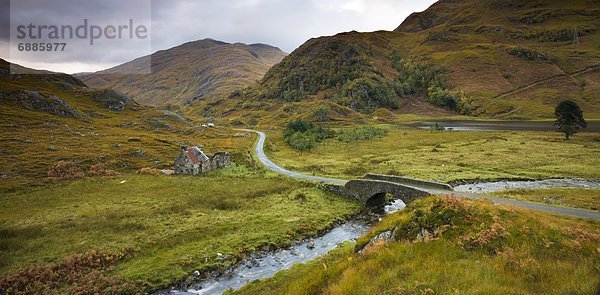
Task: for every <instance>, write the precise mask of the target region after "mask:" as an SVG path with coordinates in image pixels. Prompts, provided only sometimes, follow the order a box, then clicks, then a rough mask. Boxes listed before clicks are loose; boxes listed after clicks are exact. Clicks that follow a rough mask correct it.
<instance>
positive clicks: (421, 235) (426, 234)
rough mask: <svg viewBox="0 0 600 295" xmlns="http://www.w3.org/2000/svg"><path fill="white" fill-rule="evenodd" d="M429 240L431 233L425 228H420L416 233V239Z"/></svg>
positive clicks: (420, 240) (431, 237)
mask: <svg viewBox="0 0 600 295" xmlns="http://www.w3.org/2000/svg"><path fill="white" fill-rule="evenodd" d="M431 240H433V234H432V233H430V232H429V231H428V230H427V229H424V228H422V229H421V232H419V233H418V234H417V241H419V242H429V241H431Z"/></svg>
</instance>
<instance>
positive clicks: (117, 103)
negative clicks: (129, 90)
mask: <svg viewBox="0 0 600 295" xmlns="http://www.w3.org/2000/svg"><path fill="white" fill-rule="evenodd" d="M92 100H93V101H96V102H99V103H100V105H101V106H102V107H103V108H105V109H109V110H113V111H121V110H123V109H125V107H126V106H127V105H129V104H131V103H133V102H134V101H133V99H131V98H130V97H129V96H127V95H125V94H123V93H120V92H117V91H115V90H112V89H104V90H100V91H98V92H96V93H95V94H94V95H92Z"/></svg>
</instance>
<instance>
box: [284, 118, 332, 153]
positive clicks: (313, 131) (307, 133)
mask: <svg viewBox="0 0 600 295" xmlns="http://www.w3.org/2000/svg"><path fill="white" fill-rule="evenodd" d="M334 136H335V132H334V131H333V130H331V129H327V128H323V127H317V126H315V125H314V124H313V123H312V122H309V121H304V120H301V119H298V120H296V121H292V122H289V123H288V125H287V126H286V128H285V130H284V131H283V138H284V140H285V142H286V143H287V144H288V145H289V146H290V147H292V148H294V149H296V150H299V151H301V152H304V151H310V150H312V149H313V148H314V147H315V146H316V144H317V143H318V142H321V141H323V140H324V139H327V138H332V137H334Z"/></svg>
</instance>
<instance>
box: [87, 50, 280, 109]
mask: <svg viewBox="0 0 600 295" xmlns="http://www.w3.org/2000/svg"><path fill="white" fill-rule="evenodd" d="M285 56H286V53H284V52H283V51H281V50H280V49H279V48H276V47H273V46H269V45H265V44H251V45H246V44H242V43H235V44H229V43H225V42H220V41H215V40H211V39H205V40H200V41H195V42H189V43H185V44H183V45H180V46H177V47H174V48H171V49H168V50H162V51H158V52H156V53H154V54H152V55H149V56H144V57H141V58H138V59H136V60H133V61H130V62H128V63H125V64H122V65H119V66H117V67H114V68H111V69H108V70H104V71H101V72H96V73H93V74H89V75H83V76H81V79H82V80H83V81H84V82H85V83H86V84H88V85H90V86H91V87H96V88H113V89H116V90H119V91H121V92H123V93H125V94H128V95H130V96H132V97H133V98H134V99H135V100H136V101H138V102H140V103H144V104H149V105H155V106H159V105H166V104H173V105H181V104H190V103H192V102H195V101H198V100H202V99H206V98H220V97H227V96H228V95H229V93H231V92H233V91H235V90H238V89H242V88H244V87H247V86H249V85H251V84H253V83H255V82H256V81H257V80H259V79H261V78H262V77H263V75H264V74H265V73H266V72H267V70H268V69H269V68H270V67H271V66H273V65H274V64H276V63H278V62H280V61H281V60H282V59H283V58H284V57H285ZM148 63H151V69H152V74H149V75H120V74H118V73H119V72H121V73H123V72H135V69H140V68H142V67H144V66H146V65H147V64H148Z"/></svg>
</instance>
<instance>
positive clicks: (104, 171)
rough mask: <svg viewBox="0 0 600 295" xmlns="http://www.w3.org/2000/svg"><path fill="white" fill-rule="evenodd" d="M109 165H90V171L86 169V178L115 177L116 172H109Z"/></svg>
mask: <svg viewBox="0 0 600 295" xmlns="http://www.w3.org/2000/svg"><path fill="white" fill-rule="evenodd" d="M109 166H110V165H109V164H107V163H97V164H94V165H92V167H90V169H88V172H87V175H88V176H105V177H113V176H116V175H117V172H115V171H114V170H110V169H108V168H109Z"/></svg>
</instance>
